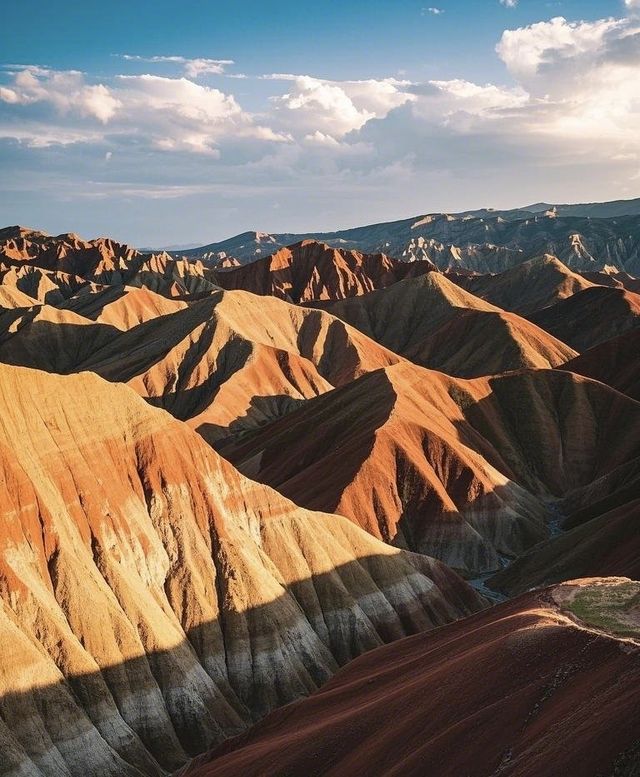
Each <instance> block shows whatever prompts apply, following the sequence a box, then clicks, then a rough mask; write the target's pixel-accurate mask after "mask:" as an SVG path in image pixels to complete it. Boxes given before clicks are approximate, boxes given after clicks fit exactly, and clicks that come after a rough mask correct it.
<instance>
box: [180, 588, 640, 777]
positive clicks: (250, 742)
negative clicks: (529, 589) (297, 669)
mask: <svg viewBox="0 0 640 777" xmlns="http://www.w3.org/2000/svg"><path fill="white" fill-rule="evenodd" d="M639 595H640V583H632V582H630V581H628V580H625V579H619V578H613V579H604V580H602V579H596V580H583V581H576V582H573V583H567V584H565V585H562V586H558V587H556V588H551V589H547V590H545V591H539V592H535V593H530V594H527V595H525V596H523V597H521V598H519V599H517V600H515V601H513V602H508V603H505V604H502V605H500V606H498V607H494V608H492V609H491V610H489V611H487V612H485V613H482V614H480V615H476V616H474V617H473V618H470V619H468V620H467V621H464V622H463V623H456V624H453V625H451V626H447V627H446V628H444V629H440V630H439V631H438V632H436V633H435V634H433V635H426V636H417V637H412V638H410V639H407V640H403V641H401V642H398V643H396V644H394V645H389V646H387V647H384V648H381V649H379V650H375V651H373V652H371V653H369V654H368V655H366V656H363V657H362V658H359V659H357V660H356V661H354V662H353V663H351V664H350V665H349V666H348V667H346V668H345V669H343V670H342V671H341V672H340V673H339V674H338V675H337V676H336V677H334V678H333V680H332V681H331V682H330V683H328V684H327V685H326V686H325V687H324V688H322V689H321V690H320V691H319V692H317V693H315V694H313V695H312V696H311V697H310V698H308V699H305V700H304V701H301V702H298V703H296V704H294V705H291V706H290V707H288V708H286V709H283V710H279V711H277V712H275V713H273V714H272V715H270V716H269V717H268V718H267V719H266V720H264V721H263V722H262V723H260V724H258V725H257V726H256V727H255V728H253V729H252V730H251V731H250V732H248V733H247V734H246V735H244V736H241V737H238V738H236V739H233V740H230V741H229V742H227V743H226V744H225V745H223V746H222V747H220V748H219V749H218V750H215V751H213V752H212V753H210V754H209V755H208V756H205V757H202V758H199V759H197V760H196V762H194V764H192V765H191V767H190V768H188V769H186V771H185V772H184V773H183V774H184V777H226V776H227V775H229V777H231V775H238V774H242V775H246V777H252V776H253V775H255V776H256V777H257V775H259V774H264V771H263V769H264V764H269V770H270V773H272V774H292V775H293V774H305V775H312V776H314V775H318V777H319V775H331V776H332V777H339V776H341V775H344V777H347V776H348V775H353V774H367V775H371V776H372V777H391V775H398V774H402V775H411V776H413V775H415V777H422V775H425V774H437V775H439V777H440V775H441V776H442V777H458V775H462V774H464V775H470V777H484V776H485V775H489V774H492V775H493V774H500V775H503V774H504V775H509V776H512V775H513V777H515V775H518V777H538V776H539V775H543V774H576V775H578V774H579V775H581V777H582V776H583V777H599V775H603V774H607V775H614V774H615V775H625V776H626V777H632V776H633V775H635V774H637V766H638V729H637V715H636V713H637V709H638V704H640V650H639V648H640V618H638V613H637V604H636V609H635V613H634V609H633V605H634V597H635V601H636V602H637V598H638V596H639ZM604 623H607V624H608V625H607V626H606V627H605V628H608V629H610V630H612V631H613V633H611V631H610V632H609V633H604V632H603V624H604ZM488 678H490V679H489V680H488ZM461 742H464V743H465V745H464V747H462V746H461Z"/></svg>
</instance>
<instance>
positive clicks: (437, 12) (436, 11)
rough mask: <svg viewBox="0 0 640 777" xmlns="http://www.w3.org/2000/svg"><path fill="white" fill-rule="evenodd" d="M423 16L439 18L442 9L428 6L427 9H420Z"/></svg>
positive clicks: (442, 11)
mask: <svg viewBox="0 0 640 777" xmlns="http://www.w3.org/2000/svg"><path fill="white" fill-rule="evenodd" d="M422 13H423V14H428V13H429V14H431V15H432V16H440V15H441V14H443V13H444V9H443V8H436V7H435V6H430V7H429V8H423V9H422Z"/></svg>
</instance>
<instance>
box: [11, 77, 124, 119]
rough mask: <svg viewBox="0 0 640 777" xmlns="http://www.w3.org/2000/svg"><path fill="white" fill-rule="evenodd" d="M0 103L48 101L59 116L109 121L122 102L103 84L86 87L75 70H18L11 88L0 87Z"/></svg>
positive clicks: (25, 103)
mask: <svg viewBox="0 0 640 777" xmlns="http://www.w3.org/2000/svg"><path fill="white" fill-rule="evenodd" d="M0 100H2V101H3V102H7V103H12V104H14V105H16V104H17V105H29V104H32V103H37V102H42V101H47V102H50V103H51V104H52V105H54V106H55V108H56V109H57V110H58V112H59V113H61V114H68V113H76V114H79V115H80V116H83V117H90V118H95V119H98V121H100V122H102V123H106V122H108V121H109V120H110V119H111V118H112V117H113V116H114V115H115V114H116V113H117V112H118V110H119V109H120V108H121V107H122V103H121V102H120V101H119V100H118V98H117V97H115V96H114V95H113V93H112V92H111V90H110V89H108V88H107V87H106V86H104V84H93V85H91V84H87V83H86V82H85V80H84V76H83V74H82V73H80V72H79V71H76V70H68V71H64V72H59V71H55V70H48V69H45V68H39V67H35V66H34V67H30V68H27V69H25V70H21V71H20V72H18V73H16V74H15V76H14V83H13V84H12V86H11V87H10V88H0Z"/></svg>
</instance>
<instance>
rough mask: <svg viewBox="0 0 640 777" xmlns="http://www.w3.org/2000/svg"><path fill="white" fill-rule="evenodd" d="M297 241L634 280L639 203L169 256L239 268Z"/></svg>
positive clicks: (497, 214)
mask: <svg viewBox="0 0 640 777" xmlns="http://www.w3.org/2000/svg"><path fill="white" fill-rule="evenodd" d="M302 240H319V241H322V242H323V243H326V244H328V245H329V246H332V247H334V248H343V249H349V250H356V251H361V252H363V253H384V254H387V255H388V256H391V257H394V258H397V259H402V260H405V261H416V260H428V261H431V262H433V263H434V264H435V265H436V266H437V267H439V268H440V269H457V270H473V271H475V272H502V271H504V270H508V269H509V268H511V267H514V266H516V265H518V264H521V263H522V262H525V261H527V260H529V259H532V258H534V257H536V256H540V255H541V254H552V255H554V256H556V257H558V258H559V259H560V260H561V261H562V262H564V263H565V264H566V265H567V266H568V267H570V268H572V269H575V270H590V271H593V270H599V269H603V268H604V267H607V266H615V267H617V268H618V269H619V270H625V271H627V272H630V273H632V274H636V275H637V274H638V271H640V199H637V200H628V201H623V200H620V201H617V202H609V203H594V204H586V205H549V204H547V203H538V204H535V205H531V206H528V207H527V208H521V209H515V210H506V211H496V210H490V209H485V210H477V211H467V212H464V213H457V214H446V213H435V214H427V215H423V216H416V217H414V218H409V219H403V220H401V221H392V222H386V223H382V224H371V225H368V226H364V227H356V228H354V229H347V230H341V231H337V232H310V233H305V234H293V233H278V234H270V233H266V232H243V233H242V234H241V235H237V236H236V237H232V238H229V239H228V240H223V241H221V242H219V243H210V244H208V245H205V246H200V247H199V248H193V249H189V250H186V251H180V252H174V253H178V254H179V255H180V256H188V257H190V258H199V259H202V260H203V261H207V262H211V263H214V264H216V263H218V262H219V261H221V260H223V259H225V258H228V257H234V258H236V259H238V260H239V261H240V262H241V263H242V264H246V263H248V262H251V261H254V260H255V259H259V258H261V257H265V256H268V255H270V254H272V253H274V252H275V251H277V250H278V249H280V248H283V247H285V246H287V245H291V244H292V243H297V242H300V241H302Z"/></svg>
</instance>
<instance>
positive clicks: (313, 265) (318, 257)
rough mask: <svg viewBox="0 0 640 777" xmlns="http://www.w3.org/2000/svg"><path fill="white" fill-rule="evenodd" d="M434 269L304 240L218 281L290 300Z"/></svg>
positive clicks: (343, 293) (363, 289) (362, 289)
mask: <svg viewBox="0 0 640 777" xmlns="http://www.w3.org/2000/svg"><path fill="white" fill-rule="evenodd" d="M433 269H434V267H433V265H432V264H430V263H429V262H418V263H411V264H409V263H407V262H400V261H398V260H397V259H391V258H390V257H388V256H386V255H385V254H380V253H378V254H362V253H360V252H358V251H343V250H341V249H338V248H331V247H330V246H328V245H325V244H324V243H318V242H316V241H313V240H305V241H302V242H301V243H297V244H295V245H292V246H289V247H288V248H281V249H280V250H278V251H276V252H275V253H274V254H272V255H271V256H268V257H265V258H264V259H258V260H256V261H254V262H252V263H251V264H248V265H244V266H242V267H238V268H236V269H231V270H228V271H227V272H224V273H220V274H218V276H217V282H218V284H219V285H220V286H222V287H223V288H225V289H244V290H245V291H251V292H254V293H255V294H261V295H269V296H274V297H279V298H280V299H285V300H288V301H290V302H308V301H311V300H335V299H344V298H345V297H355V296H357V295H359V294H366V293H367V292H369V291H372V290H373V289H378V288H384V287H386V286H390V285H391V284H393V283H396V282H397V281H399V280H401V279H402V278H407V277H414V276H417V275H422V274H424V273H426V272H429V271H430V270H433Z"/></svg>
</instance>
